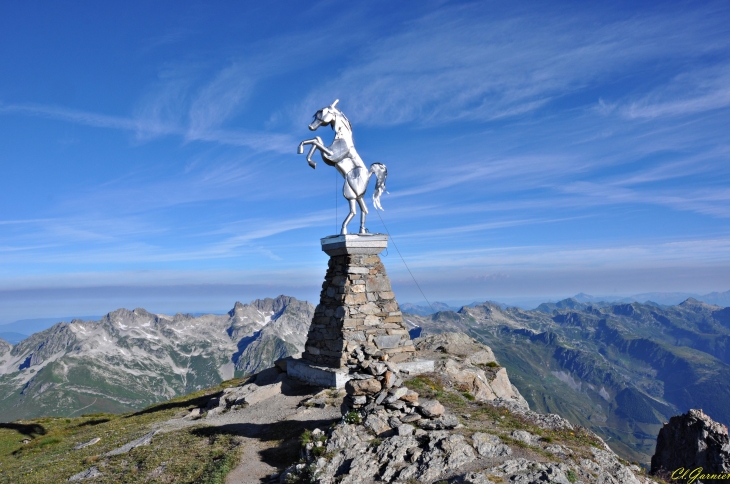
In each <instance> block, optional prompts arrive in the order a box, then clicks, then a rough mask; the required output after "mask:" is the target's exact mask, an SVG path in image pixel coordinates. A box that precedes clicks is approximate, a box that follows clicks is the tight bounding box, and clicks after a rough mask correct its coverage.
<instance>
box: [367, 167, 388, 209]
mask: <svg viewBox="0 0 730 484" xmlns="http://www.w3.org/2000/svg"><path fill="white" fill-rule="evenodd" d="M370 173H374V174H375V191H374V192H373V206H374V207H375V208H376V209H378V210H383V207H382V205H380V195H382V194H383V192H385V193H388V191H387V190H386V189H385V179H386V178H388V169H387V168H386V167H385V165H384V164H382V163H373V164H372V165H370Z"/></svg>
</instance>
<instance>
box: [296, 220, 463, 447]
mask: <svg viewBox="0 0 730 484" xmlns="http://www.w3.org/2000/svg"><path fill="white" fill-rule="evenodd" d="M387 244H388V238H387V236H385V235H379V234H376V235H339V236H331V237H326V238H324V239H322V250H323V251H324V252H326V253H327V254H328V255H329V256H330V260H329V264H328V269H327V274H326V276H325V281H324V283H323V284H322V292H321V294H320V303H319V305H318V306H317V308H316V309H315V312H314V317H313V319H312V324H311V326H310V328H309V334H308V336H307V343H306V345H305V350H304V353H303V354H302V358H301V359H298V360H291V361H289V362H288V364H287V372H288V373H289V375H290V376H292V377H294V378H298V379H300V380H304V381H307V382H309V383H314V384H318V385H323V386H335V387H342V386H344V387H345V390H346V391H347V398H346V400H345V407H344V408H343V413H347V412H349V411H351V410H357V411H358V412H359V413H360V414H361V415H363V417H364V419H365V423H366V425H368V426H369V427H372V428H373V431H375V432H376V433H378V434H380V433H383V432H386V431H388V430H389V429H391V428H394V426H395V425H394V424H395V423H396V422H395V421H394V420H393V419H400V420H399V422H416V421H419V420H433V422H432V423H431V424H426V428H428V427H433V428H449V427H452V426H454V425H456V423H457V421H456V419H455V418H450V419H449V418H447V417H442V415H443V413H444V408H443V406H441V405H440V404H439V403H438V402H436V401H429V402H420V403H419V401H418V394H417V393H416V392H414V391H412V390H409V389H408V388H406V387H404V386H402V385H403V378H404V377H405V376H406V375H408V376H412V375H415V374H417V373H421V372H425V371H433V369H434V362H433V361H423V360H418V359H416V357H415V355H416V349H415V347H414V346H413V343H412V341H411V339H410V336H409V334H408V328H407V327H406V325H405V324H404V323H403V317H402V314H401V312H400V309H399V307H398V302H397V301H396V299H395V295H394V294H393V291H392V288H391V285H390V280H389V279H388V275H387V274H386V272H385V267H384V266H383V263H382V261H381V260H380V257H379V256H378V254H379V253H380V252H382V251H383V250H384V249H385V248H386V247H387ZM452 417H453V416H452ZM452 420H453V422H452ZM388 422H390V424H393V425H390V424H389V423H388ZM423 423H425V422H422V424H423Z"/></svg>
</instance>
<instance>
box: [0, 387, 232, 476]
mask: <svg viewBox="0 0 730 484" xmlns="http://www.w3.org/2000/svg"><path fill="white" fill-rule="evenodd" d="M238 383H240V380H229V381H227V382H224V383H222V384H221V385H219V386H217V387H214V388H210V389H207V390H203V391H199V392H196V393H192V394H190V395H186V396H184V397H179V398H175V399H173V400H170V401H168V402H165V403H161V404H157V405H154V406H152V407H149V408H147V409H145V410H142V411H139V412H136V413H127V414H122V415H113V414H91V415H85V416H82V417H76V418H52V417H51V418H40V419H33V420H23V421H17V422H13V423H5V424H0V482H3V483H5V482H7V483H18V482H23V483H29V484H31V483H51V482H64V481H66V480H67V479H68V478H69V477H70V476H72V475H74V474H76V473H78V472H81V471H83V470H85V469H88V468H89V467H91V466H92V465H95V466H97V467H98V469H99V471H100V472H102V473H103V476H102V477H99V478H96V479H95V480H94V482H95V483H128V482H160V483H161V482H175V483H193V482H195V483H218V482H223V481H224V476H225V474H226V473H227V472H228V470H230V468H231V467H232V465H233V464H234V463H235V462H236V461H237V458H238V443H237V440H236V437H235V436H231V435H226V434H219V433H214V432H210V431H208V430H207V429H206V426H205V425H203V424H202V423H201V425H199V426H195V427H191V428H187V429H183V430H177V431H173V432H169V433H163V434H158V435H156V436H155V438H154V439H153V441H152V443H151V444H150V445H149V446H143V447H138V448H136V449H133V450H132V451H130V452H129V453H127V454H121V455H117V456H112V457H101V455H102V454H103V453H105V452H108V451H110V450H113V449H116V448H118V447H120V446H122V445H124V444H126V443H127V442H129V441H132V440H134V439H137V438H139V437H141V436H142V435H144V434H146V433H148V432H149V431H150V430H151V429H152V428H154V426H155V424H157V423H160V422H163V421H165V420H168V419H170V418H172V417H175V416H182V415H185V414H187V413H188V411H189V410H190V409H192V408H194V407H198V406H200V405H201V404H202V403H203V402H205V401H206V400H207V399H208V398H209V396H210V395H212V394H215V393H217V392H219V391H221V390H222V389H223V388H224V387H226V386H231V385H234V384H238ZM95 437H100V438H101V441H99V442H98V443H97V444H95V445H91V446H89V447H85V448H83V449H80V450H73V448H74V447H75V446H76V445H77V444H79V443H83V442H88V441H90V440H91V439H93V438H95ZM24 439H28V440H29V442H28V443H23V440H24Z"/></svg>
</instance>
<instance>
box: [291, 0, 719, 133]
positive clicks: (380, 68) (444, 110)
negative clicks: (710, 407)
mask: <svg viewBox="0 0 730 484" xmlns="http://www.w3.org/2000/svg"><path fill="white" fill-rule="evenodd" d="M713 13H714V8H712V7H709V8H707V9H706V10H704V11H702V10H696V11H694V12H686V13H685V15H683V16H682V17H681V18H680V17H678V16H677V15H675V14H674V13H668V12H661V11H656V10H655V11H653V12H651V13H647V14H644V15H643V16H642V15H635V16H633V17H630V18H619V17H617V16H613V18H611V16H605V15H604V16H603V18H602V19H601V21H598V20H599V19H598V17H592V16H590V15H586V13H585V12H583V13H582V14H579V13H577V12H576V13H574V12H568V11H566V10H561V9H551V10H550V11H547V10H545V11H541V12H539V16H540V18H541V21H540V22H535V21H534V18H535V17H534V14H536V12H533V15H527V14H526V12H524V11H520V10H519V9H512V10H509V9H507V10H506V11H505V10H502V11H500V9H499V7H496V6H490V7H489V8H488V9H487V8H486V6H485V5H484V4H475V5H471V6H458V7H450V6H445V7H442V8H440V9H438V10H437V11H435V12H433V13H432V14H430V15H427V16H425V17H423V18H420V19H418V20H416V21H413V22H410V23H408V24H406V25H404V26H403V28H402V30H401V31H400V32H399V33H396V34H394V35H391V36H388V37H385V38H381V39H378V40H377V41H374V42H372V43H371V44H370V46H369V49H367V50H366V51H365V52H363V53H362V54H361V56H360V59H359V61H358V62H357V63H355V64H354V65H352V66H350V67H347V68H345V69H344V70H343V71H342V73H341V74H340V75H339V76H337V77H335V78H334V79H331V80H329V81H327V82H325V83H323V85H322V86H321V87H319V88H317V89H315V90H314V91H313V92H312V93H311V94H310V95H309V97H308V98H307V99H306V100H305V101H304V103H303V106H302V108H301V109H300V111H305V112H310V111H312V112H313V110H316V109H317V108H319V107H321V106H320V105H321V104H322V103H323V102H325V101H326V100H328V99H329V98H330V97H332V96H333V95H336V96H337V97H340V98H342V99H347V100H348V102H347V106H348V113H351V114H350V117H351V119H356V120H357V121H358V122H361V123H367V124H369V125H375V126H383V125H385V126H388V125H394V124H401V123H407V122H415V123H421V124H430V125H433V124H436V125H437V124H441V123H444V122H451V121H457V120H464V121H465V122H467V121H469V120H482V121H484V120H492V119H498V118H503V117H507V116H514V115H517V114H523V113H526V112H530V111H534V110H536V109H539V108H540V107H542V106H544V105H545V104H546V103H547V102H549V101H550V100H551V99H554V98H559V97H564V96H567V95H569V94H571V93H574V92H578V91H581V90H583V89H585V88H586V87H588V86H591V85H593V84H595V81H596V80H597V79H605V78H606V77H607V76H611V75H612V74H616V73H624V72H625V71H626V70H627V69H630V68H631V66H632V65H633V66H636V65H638V64H640V63H642V62H646V61H649V60H651V61H657V60H660V59H663V58H669V57H673V58H674V59H675V61H676V60H677V59H688V58H696V57H697V56H700V55H707V54H708V53H710V52H722V50H723V49H726V48H727V45H728V41H727V40H724V41H723V40H722V39H719V40H718V37H717V34H718V33H720V32H722V31H723V30H722V29H723V28H724V27H723V26H722V21H721V20H719V19H717V18H713ZM596 15H597V16H600V15H601V14H600V13H598V12H596ZM587 24H591V25H593V27H592V28H591V29H588V30H587V29H586V25H587ZM515 32H522V33H523V35H515ZM697 45H703V49H701V50H699V51H698V50H697V49H696V48H695V46H697ZM622 75H623V74H622ZM416 93H417V94H416ZM327 102H329V101H327ZM708 102H709V99H708ZM300 122H301V121H300Z"/></svg>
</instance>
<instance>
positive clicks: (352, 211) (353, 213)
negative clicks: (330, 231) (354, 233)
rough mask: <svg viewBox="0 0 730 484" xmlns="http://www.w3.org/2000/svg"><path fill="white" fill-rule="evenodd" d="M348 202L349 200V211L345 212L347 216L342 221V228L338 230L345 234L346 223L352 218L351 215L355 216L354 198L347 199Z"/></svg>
mask: <svg viewBox="0 0 730 484" xmlns="http://www.w3.org/2000/svg"><path fill="white" fill-rule="evenodd" d="M348 202H350V213H348V214H347V217H345V221H344V222H342V230H341V231H340V233H341V234H342V235H345V234H347V224H349V223H350V220H352V217H354V216H355V207H356V205H355V200H348Z"/></svg>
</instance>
